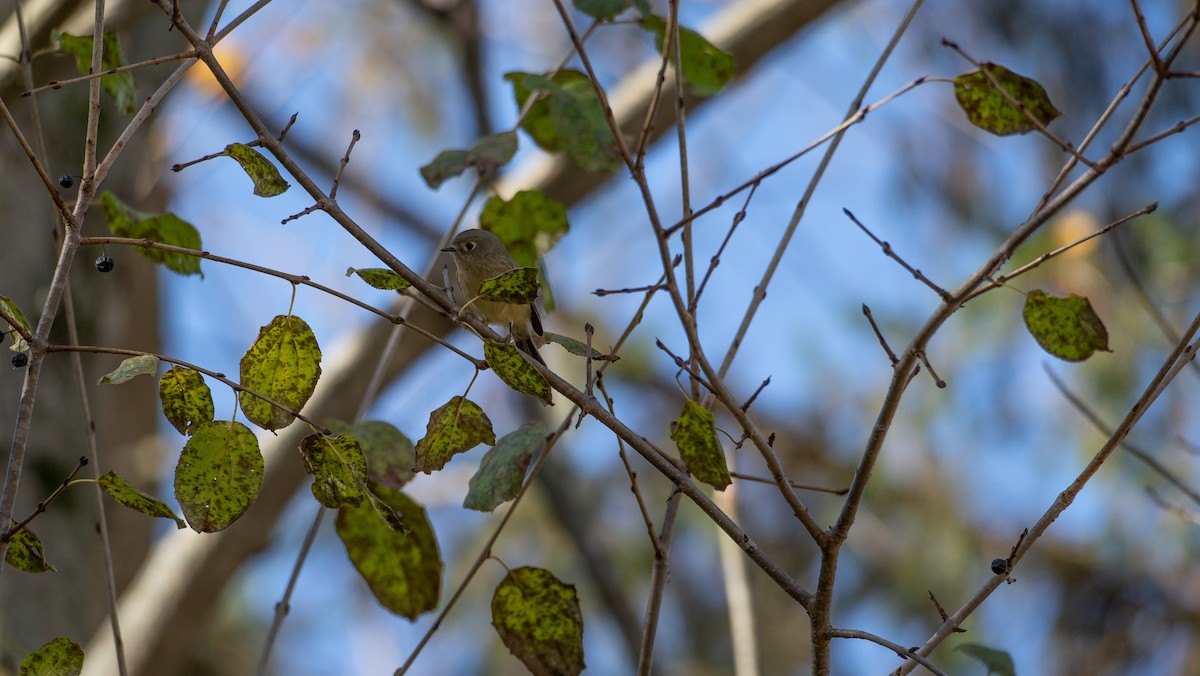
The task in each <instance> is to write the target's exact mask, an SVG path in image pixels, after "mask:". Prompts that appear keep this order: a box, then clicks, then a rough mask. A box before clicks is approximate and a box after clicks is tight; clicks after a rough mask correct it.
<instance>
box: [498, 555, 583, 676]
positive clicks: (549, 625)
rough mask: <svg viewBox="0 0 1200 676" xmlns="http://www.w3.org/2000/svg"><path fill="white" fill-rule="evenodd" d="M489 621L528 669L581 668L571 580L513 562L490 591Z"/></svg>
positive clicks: (541, 671) (579, 626) (579, 629)
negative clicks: (512, 566) (490, 620)
mask: <svg viewBox="0 0 1200 676" xmlns="http://www.w3.org/2000/svg"><path fill="white" fill-rule="evenodd" d="M492 626H493V627H495V628H496V633H497V634H500V640H502V641H504V645H505V646H507V647H508V649H509V651H511V652H512V654H513V655H515V656H516V657H517V658H518V659H520V660H521V661H522V662H523V663H525V667H526V668H527V669H529V671H530V672H532V673H534V674H538V675H542V674H555V675H560V674H561V675H571V674H578V673H579V672H581V671H583V668H584V663H583V614H582V613H581V612H580V610H579V598H578V596H577V595H576V594H575V585H570V584H564V583H563V582H562V581H560V580H559V579H558V578H556V577H555V576H554V574H553V573H551V572H550V571H548V570H545V569H543V568H533V567H528V566H527V567H524V568H516V569H514V570H512V571H510V572H509V574H508V575H507V576H505V578H504V580H502V581H501V582H500V584H499V585H497V586H496V591H495V593H494V594H492Z"/></svg>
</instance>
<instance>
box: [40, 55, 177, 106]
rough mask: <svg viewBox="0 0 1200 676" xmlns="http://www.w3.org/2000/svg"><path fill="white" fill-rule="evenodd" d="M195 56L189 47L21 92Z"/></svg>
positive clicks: (41, 89)
mask: <svg viewBox="0 0 1200 676" xmlns="http://www.w3.org/2000/svg"><path fill="white" fill-rule="evenodd" d="M194 58H196V50H194V49H189V50H188V51H186V52H179V53H178V54H168V55H166V56H156V57H154V58H152V59H146V60H145V61H139V62H137V63H130V64H127V65H124V66H117V67H116V68H109V69H108V70H105V71H101V72H99V73H89V74H87V75H80V76H79V77H73V78H70V79H67V80H50V81H49V82H47V83H46V84H44V85H42V86H41V87H36V88H33V89H26V90H25V91H23V92H21V96H32V95H34V94H39V93H41V92H44V91H49V90H52V89H62V88H63V87H69V86H71V85H73V84H78V83H80V82H88V81H89V80H95V79H97V78H101V77H106V76H109V75H115V74H117V73H124V72H127V71H131V70H138V69H139V68H146V67H148V66H157V65H159V64H163V63H170V62H172V61H182V60H184V59H194Z"/></svg>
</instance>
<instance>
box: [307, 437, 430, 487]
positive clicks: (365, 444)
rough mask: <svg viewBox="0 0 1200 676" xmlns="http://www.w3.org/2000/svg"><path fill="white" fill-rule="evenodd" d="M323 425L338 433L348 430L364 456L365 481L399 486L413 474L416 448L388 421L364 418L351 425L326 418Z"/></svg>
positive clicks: (402, 485)
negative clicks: (365, 460) (365, 461)
mask: <svg viewBox="0 0 1200 676" xmlns="http://www.w3.org/2000/svg"><path fill="white" fill-rule="evenodd" d="M326 426H327V427H329V428H331V429H332V430H333V431H334V432H335V433H338V434H343V433H347V434H351V435H353V436H354V438H355V439H357V440H358V446H359V448H361V449H362V454H363V457H365V458H366V459H367V485H369V486H383V487H385V488H392V489H396V490H399V489H401V488H404V485H405V484H407V483H408V482H409V481H412V478H413V469H412V468H413V463H415V462H416V461H417V452H416V449H414V448H413V442H412V441H410V440H409V438H408V437H406V436H404V433H403V432H401V431H400V430H398V429H396V427H395V426H393V425H392V424H391V423H386V422H384V421H382V420H363V421H361V422H358V423H355V424H354V425H347V424H346V423H344V422H336V421H334V422H329V423H326Z"/></svg>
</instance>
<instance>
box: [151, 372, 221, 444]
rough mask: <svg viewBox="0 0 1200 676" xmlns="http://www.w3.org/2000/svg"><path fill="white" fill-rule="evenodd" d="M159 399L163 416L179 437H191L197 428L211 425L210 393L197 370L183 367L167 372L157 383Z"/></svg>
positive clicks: (211, 406)
mask: <svg viewBox="0 0 1200 676" xmlns="http://www.w3.org/2000/svg"><path fill="white" fill-rule="evenodd" d="M158 397H159V399H160V400H161V401H162V411H163V415H165V416H166V417H167V420H168V421H169V422H170V423H171V425H172V426H173V427H174V428H175V429H177V430H179V433H180V434H191V433H192V432H193V431H194V430H195V428H196V425H199V424H200V423H206V422H212V419H213V399H212V390H210V389H209V388H208V384H207V383H205V382H204V376H202V375H200V373H199V372H197V371H193V370H192V369H185V368H183V367H182V366H176V367H175V368H172V369H171V370H170V371H167V372H166V373H164V374H163V376H162V379H161V380H159V381H158Z"/></svg>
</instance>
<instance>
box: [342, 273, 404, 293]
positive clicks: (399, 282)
mask: <svg viewBox="0 0 1200 676" xmlns="http://www.w3.org/2000/svg"><path fill="white" fill-rule="evenodd" d="M350 275H358V278H359V279H361V280H363V281H364V282H366V283H367V284H369V285H371V286H372V287H374V288H376V289H380V290H382V291H400V290H402V289H407V288H408V287H410V286H412V285H411V284H409V283H408V280H407V279H405V278H403V277H401V276H400V275H398V274H396V273H395V272H394V271H392V270H389V269H387V268H346V276H347V277H349V276H350Z"/></svg>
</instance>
